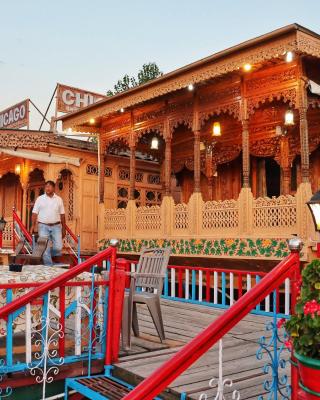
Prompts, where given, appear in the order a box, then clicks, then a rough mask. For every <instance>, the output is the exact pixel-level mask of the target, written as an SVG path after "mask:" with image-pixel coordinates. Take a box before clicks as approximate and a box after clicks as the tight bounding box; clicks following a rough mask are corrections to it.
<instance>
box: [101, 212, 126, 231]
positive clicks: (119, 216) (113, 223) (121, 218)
mask: <svg viewBox="0 0 320 400" xmlns="http://www.w3.org/2000/svg"><path fill="white" fill-rule="evenodd" d="M126 228H127V220H126V210H125V209H124V208H115V209H107V210H106V211H105V229H106V232H111V231H112V232H117V231H125V230H126Z"/></svg>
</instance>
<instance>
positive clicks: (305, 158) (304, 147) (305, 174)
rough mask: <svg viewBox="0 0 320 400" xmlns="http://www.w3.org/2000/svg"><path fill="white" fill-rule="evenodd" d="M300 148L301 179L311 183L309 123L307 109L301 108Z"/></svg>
mask: <svg viewBox="0 0 320 400" xmlns="http://www.w3.org/2000/svg"><path fill="white" fill-rule="evenodd" d="M299 117H300V147H301V178H302V182H309V179H310V171H309V135H308V121H307V108H306V107H300V109H299Z"/></svg>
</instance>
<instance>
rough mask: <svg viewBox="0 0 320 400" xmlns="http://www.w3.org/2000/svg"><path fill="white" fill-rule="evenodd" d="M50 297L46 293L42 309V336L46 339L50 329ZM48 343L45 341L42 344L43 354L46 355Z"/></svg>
mask: <svg viewBox="0 0 320 400" xmlns="http://www.w3.org/2000/svg"><path fill="white" fill-rule="evenodd" d="M48 300H49V295H48V293H46V294H45V295H44V296H43V307H42V329H41V335H42V336H43V338H44V339H45V338H46V337H47V329H49V326H48V325H47V317H48V312H49V301H48ZM46 345H47V344H46V343H44V342H43V341H42V342H41V352H42V353H44V352H45V351H46V350H45V347H46Z"/></svg>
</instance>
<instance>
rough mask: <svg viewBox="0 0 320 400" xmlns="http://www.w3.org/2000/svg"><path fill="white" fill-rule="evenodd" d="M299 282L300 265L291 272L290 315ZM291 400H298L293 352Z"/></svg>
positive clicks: (296, 369) (295, 361) (297, 383)
mask: <svg viewBox="0 0 320 400" xmlns="http://www.w3.org/2000/svg"><path fill="white" fill-rule="evenodd" d="M300 280H301V274H300V265H297V266H296V268H295V269H294V271H293V274H292V277H291V281H290V286H291V287H290V291H291V305H290V306H291V315H292V314H295V309H296V304H297V297H298V287H297V285H298V282H300ZM291 361H292V362H291V400H298V392H299V371H298V366H297V359H296V358H295V356H294V352H293V351H292V352H291Z"/></svg>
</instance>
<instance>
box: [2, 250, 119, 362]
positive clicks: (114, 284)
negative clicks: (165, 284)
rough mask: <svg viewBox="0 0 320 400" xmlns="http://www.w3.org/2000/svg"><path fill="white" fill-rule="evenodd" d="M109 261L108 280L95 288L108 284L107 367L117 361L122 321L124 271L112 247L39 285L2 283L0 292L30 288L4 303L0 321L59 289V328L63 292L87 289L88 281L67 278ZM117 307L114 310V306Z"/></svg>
mask: <svg viewBox="0 0 320 400" xmlns="http://www.w3.org/2000/svg"><path fill="white" fill-rule="evenodd" d="M107 260H108V261H109V263H110V269H109V280H108V282H107V281H100V282H99V281H97V282H95V286H100V285H105V286H106V285H109V293H108V316H107V333H106V353H105V363H106V365H110V364H111V363H112V362H115V361H116V360H117V358H118V352H119V344H120V341H119V339H120V327H121V318H122V305H123V297H124V288H125V271H124V270H123V269H122V268H121V266H120V265H119V266H116V247H115V246H112V247H109V248H108V249H106V250H103V251H102V252H100V253H98V254H96V255H95V256H93V257H91V258H89V259H87V260H86V261H84V262H82V263H80V264H78V265H76V266H75V267H74V268H72V269H69V270H67V271H66V272H65V273H63V274H61V275H59V276H58V277H56V278H54V279H52V280H50V281H48V282H45V283H43V284H39V283H31V284H30V283H26V284H23V283H16V284H12V283H11V284H2V285H1V287H0V288H1V289H18V288H30V287H34V288H33V289H32V290H31V291H30V292H28V293H26V294H24V295H22V296H21V297H19V298H17V299H15V300H13V301H12V302H9V303H7V304H6V305H4V306H3V307H1V308H0V319H4V320H8V317H9V316H10V315H12V313H14V312H15V311H17V310H19V309H21V308H22V307H25V306H26V305H27V304H29V303H31V304H32V303H33V302H34V301H35V300H37V299H40V298H41V297H42V296H44V295H45V294H47V293H49V291H52V290H54V289H59V291H60V296H59V302H60V308H61V309H60V311H61V315H62V321H61V322H62V325H63V320H64V317H63V315H64V311H65V310H64V293H65V288H66V287H69V286H88V285H89V284H90V282H86V281H85V282H69V281H70V280H71V279H73V278H75V277H77V276H78V275H79V274H81V273H83V272H85V271H88V270H90V269H91V268H92V267H93V266H96V265H99V264H102V263H103V262H104V261H107ZM115 305H117V307H115Z"/></svg>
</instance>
